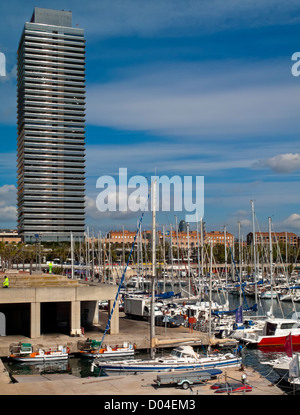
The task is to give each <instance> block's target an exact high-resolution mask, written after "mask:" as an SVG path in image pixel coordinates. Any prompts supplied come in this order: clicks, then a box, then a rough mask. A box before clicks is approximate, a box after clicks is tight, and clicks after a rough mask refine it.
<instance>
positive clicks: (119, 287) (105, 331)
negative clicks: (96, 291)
mask: <svg viewBox="0 0 300 415" xmlns="http://www.w3.org/2000/svg"><path fill="white" fill-rule="evenodd" d="M150 193H151V186H150V188H149V192H148V198H147V201H146V202H145V206H146V204H147V203H148V200H149V198H150ZM144 214H145V210H144V211H143V213H142V215H141V217H140V220H139V223H138V226H137V230H136V233H135V236H134V240H133V242H132V245H131V249H130V253H129V256H128V259H127V263H126V267H125V269H124V271H123V274H122V277H121V281H120V283H119V286H118V290H117V294H116V297H115V300H114V304H113V306H112V309H111V312H110V315H109V318H108V322H107V325H106V328H105V330H104V333H103V336H102V340H101V343H100V348H101V346H102V343H103V340H104V337H105V336H106V333H107V331H108V329H109V327H110V322H111V318H112V315H113V312H114V310H115V306H116V303H117V300H118V297H119V294H120V290H121V286H122V284H123V281H124V278H125V274H126V271H127V267H128V265H129V261H130V258H131V255H132V252H133V249H134V246H135V241H136V238H137V235H138V233H139V230H140V226H141V223H142V220H143V217H144Z"/></svg>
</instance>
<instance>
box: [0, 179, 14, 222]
mask: <svg viewBox="0 0 300 415" xmlns="http://www.w3.org/2000/svg"><path fill="white" fill-rule="evenodd" d="M16 199H17V189H16V187H15V186H14V185H4V186H2V187H0V223H7V222H10V223H14V222H15V221H16V219H17V208H16Z"/></svg>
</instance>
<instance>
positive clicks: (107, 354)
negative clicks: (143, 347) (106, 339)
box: [80, 349, 135, 359]
mask: <svg viewBox="0 0 300 415" xmlns="http://www.w3.org/2000/svg"><path fill="white" fill-rule="evenodd" d="M134 353H135V351H134V350H133V349H130V350H117V351H111V352H103V353H99V352H90V351H89V352H87V351H82V352H80V357H86V358H89V359H95V358H97V359H98V358H100V359H105V358H113V357H116V358H118V357H130V356H134Z"/></svg>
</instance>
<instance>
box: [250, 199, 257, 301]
mask: <svg viewBox="0 0 300 415" xmlns="http://www.w3.org/2000/svg"><path fill="white" fill-rule="evenodd" d="M251 210H252V233H253V240H252V242H253V274H254V284H255V304H257V303H258V302H257V278H256V235H255V224H254V217H255V213H254V203H253V200H251Z"/></svg>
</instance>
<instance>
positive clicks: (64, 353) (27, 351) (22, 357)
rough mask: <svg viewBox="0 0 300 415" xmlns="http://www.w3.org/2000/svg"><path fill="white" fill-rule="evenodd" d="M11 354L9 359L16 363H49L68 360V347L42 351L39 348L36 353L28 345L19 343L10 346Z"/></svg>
mask: <svg viewBox="0 0 300 415" xmlns="http://www.w3.org/2000/svg"><path fill="white" fill-rule="evenodd" d="M10 351H11V354H10V355H9V356H8V357H9V359H11V360H13V361H16V362H30V363H34V362H37V363H40V362H51V361H56V360H66V359H68V358H69V353H70V349H69V347H64V346H58V348H57V349H52V348H51V349H42V348H39V349H38V350H37V351H36V352H34V351H33V347H32V345H31V344H30V343H19V344H17V345H11V347H10Z"/></svg>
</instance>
